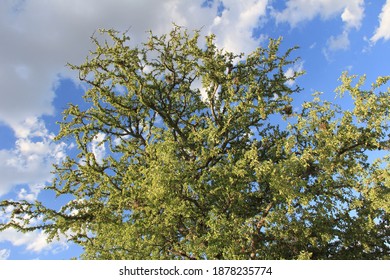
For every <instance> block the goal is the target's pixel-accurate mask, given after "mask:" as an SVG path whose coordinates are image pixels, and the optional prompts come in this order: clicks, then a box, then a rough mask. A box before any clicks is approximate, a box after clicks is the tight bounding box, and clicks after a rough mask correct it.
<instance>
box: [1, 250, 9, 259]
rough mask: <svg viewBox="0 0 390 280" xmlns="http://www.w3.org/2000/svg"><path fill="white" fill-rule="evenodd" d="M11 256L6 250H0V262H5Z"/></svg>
mask: <svg viewBox="0 0 390 280" xmlns="http://www.w3.org/2000/svg"><path fill="white" fill-rule="evenodd" d="M10 255H11V251H10V250H8V249H1V250H0V260H6V259H8V258H9V256H10Z"/></svg>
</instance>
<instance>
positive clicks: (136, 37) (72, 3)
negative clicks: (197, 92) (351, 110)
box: [0, 0, 267, 126]
mask: <svg viewBox="0 0 390 280" xmlns="http://www.w3.org/2000/svg"><path fill="white" fill-rule="evenodd" d="M203 2H204V1H202V0H197V1H178V0H168V1H159V0H145V1H142V2H140V1H127V0H98V1H97V0H84V1H79V0H66V1H65V0H64V1H62V0H60V1H45V0H30V1H1V3H0V34H1V35H2V37H3V38H7V40H3V42H2V52H1V53H0V60H1V61H2V63H1V65H0V84H1V85H2V88H1V90H0V98H1V100H2V102H0V121H3V122H5V123H6V124H8V125H11V126H14V125H15V124H17V123H19V122H21V121H23V120H25V119H26V118H28V117H31V116H40V115H42V114H52V113H53V106H52V101H53V98H54V96H55V89H56V86H57V85H58V84H59V81H60V78H61V77H71V78H75V76H74V73H70V71H69V70H68V69H66V67H65V66H64V65H65V64H66V63H67V62H71V63H75V64H78V63H81V62H82V61H83V60H84V58H85V56H86V55H87V54H88V50H89V49H91V48H92V45H91V42H90V39H89V37H90V36H91V35H92V34H93V32H94V31H95V30H96V29H98V28H114V29H118V30H127V29H129V32H130V34H131V36H132V39H133V42H134V43H137V42H140V41H141V40H143V38H145V36H146V33H145V31H146V30H153V31H155V32H156V33H162V32H167V31H168V30H169V29H170V28H171V27H172V22H175V23H177V24H179V25H184V26H186V27H189V28H197V29H198V28H202V26H206V28H204V30H206V31H212V32H214V33H217V34H218V36H220V37H221V40H220V43H221V46H223V47H225V46H226V48H227V49H232V50H235V51H237V50H240V51H241V50H248V49H249V48H252V47H254V46H256V43H257V41H256V40H254V39H253V38H252V37H251V34H252V29H253V28H254V27H256V26H255V25H256V23H257V21H258V18H259V16H261V15H264V13H265V6H266V4H267V0H256V1H254V0H247V1H232V0H225V1H223V4H224V6H225V7H226V8H227V9H226V10H225V11H224V13H223V15H222V16H221V17H218V18H217V19H216V17H217V9H218V3H217V1H214V2H215V3H213V4H212V5H211V6H210V7H202V3H203ZM215 19H216V21H219V24H213V22H214V23H215ZM210 26H211V28H210Z"/></svg>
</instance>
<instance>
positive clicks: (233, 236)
mask: <svg viewBox="0 0 390 280" xmlns="http://www.w3.org/2000/svg"><path fill="white" fill-rule="evenodd" d="M102 32H103V34H104V35H105V36H106V40H105V41H103V42H102V40H99V38H97V37H93V38H92V40H93V42H94V43H95V45H96V49H95V50H94V51H92V52H91V53H90V56H89V57H88V58H87V60H86V61H85V63H83V64H81V65H71V66H70V67H71V68H72V69H74V70H77V71H78V72H79V76H80V79H81V81H83V82H84V83H86V84H87V85H88V87H87V89H86V91H85V94H84V99H85V102H86V103H87V104H88V106H87V108H85V109H84V108H81V106H79V104H70V105H69V107H68V108H67V109H66V110H65V111H64V112H63V115H64V118H63V121H62V122H61V123H60V126H61V128H60V132H59V134H58V135H57V137H56V140H57V141H68V142H72V141H74V142H75V143H77V155H75V156H68V157H67V158H66V160H64V161H63V162H61V163H60V164H58V165H55V169H54V174H55V179H54V180H53V182H52V183H51V184H50V185H48V186H47V187H46V190H48V191H54V192H55V193H56V195H57V196H58V197H60V196H64V197H66V198H68V199H69V198H70V199H69V202H67V203H66V204H64V205H62V207H60V208H58V209H53V208H49V207H48V206H45V205H44V203H42V202H41V201H36V202H34V203H30V202H28V201H13V200H6V201H2V202H0V209H1V210H2V211H6V209H10V207H11V209H12V213H11V216H10V219H9V220H8V221H5V222H4V221H3V222H2V224H0V230H4V229H6V228H10V227H13V228H16V229H18V230H21V231H24V232H27V231H33V230H43V231H44V232H45V233H47V234H48V236H49V241H50V240H53V239H55V238H59V237H61V236H63V235H65V236H66V237H67V238H68V240H69V241H70V242H75V243H77V244H80V245H81V246H82V247H83V248H84V253H83V255H82V256H81V257H82V258H85V259H383V258H386V257H388V256H389V253H390V252H389V250H390V240H389V239H390V225H389V213H390V193H389V190H390V171H389V170H390V169H389V165H388V164H389V157H388V156H384V157H382V158H379V159H377V160H375V161H372V160H369V157H368V155H369V153H373V152H375V151H379V150H388V149H389V147H390V145H389V138H388V137H389V108H390V95H389V93H390V91H389V89H387V90H383V88H384V86H385V85H386V82H387V81H388V80H389V79H390V77H380V78H378V79H377V81H376V82H375V83H373V84H372V86H371V88H369V89H364V81H365V77H364V76H363V77H357V76H350V75H348V74H347V73H344V74H342V76H341V78H340V81H341V85H340V86H339V87H338V88H337V92H338V94H339V95H340V96H341V97H342V96H343V95H344V94H347V95H348V96H350V97H352V100H353V104H354V106H353V108H352V109H350V110H345V109H343V108H341V107H339V106H337V105H335V104H332V103H330V102H327V101H324V100H322V97H321V95H320V94H316V95H315V96H314V97H313V98H311V100H310V101H306V102H304V103H303V104H302V106H301V108H298V109H297V108H293V106H292V101H293V96H294V94H297V93H299V92H301V89H300V88H299V87H298V86H296V85H294V83H292V82H293V81H294V80H295V79H296V78H297V77H298V76H299V75H301V74H302V73H300V72H295V73H294V74H293V75H286V70H287V67H290V66H292V65H293V64H294V63H296V60H297V59H295V58H291V56H292V55H293V54H294V49H295V48H291V49H288V50H287V51H285V52H283V53H282V52H281V51H280V49H281V47H280V46H281V40H280V39H277V40H274V39H271V40H269V44H268V46H267V47H264V48H263V47H259V48H258V49H256V50H255V51H254V52H253V53H251V54H248V55H244V54H234V53H231V52H227V51H224V50H223V49H219V48H218V47H217V46H216V43H215V37H214V35H209V36H206V37H205V38H203V37H201V36H200V32H198V31H194V32H192V31H191V32H189V31H188V30H186V29H184V28H180V27H177V26H175V27H174V28H173V29H172V31H171V32H170V33H168V34H165V35H162V36H157V35H154V34H153V33H152V32H151V33H150V36H149V39H148V40H147V41H146V42H145V43H144V44H142V45H139V46H132V45H131V41H130V37H129V36H128V35H127V33H123V34H122V33H119V32H116V31H114V30H103V31H102ZM292 84H293V86H291V85H292ZM98 147H101V148H102V147H105V153H103V152H100V153H97V152H96V150H97V149H98Z"/></svg>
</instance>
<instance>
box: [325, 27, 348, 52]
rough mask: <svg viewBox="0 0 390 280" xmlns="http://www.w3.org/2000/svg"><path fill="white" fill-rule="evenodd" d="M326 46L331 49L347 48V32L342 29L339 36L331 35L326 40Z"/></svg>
mask: <svg viewBox="0 0 390 280" xmlns="http://www.w3.org/2000/svg"><path fill="white" fill-rule="evenodd" d="M327 44H328V48H329V50H331V51H338V50H347V49H348V48H349V44H350V42H349V38H348V32H347V31H344V32H343V33H341V34H340V35H339V36H337V37H334V36H331V37H330V38H329V40H328V42H327Z"/></svg>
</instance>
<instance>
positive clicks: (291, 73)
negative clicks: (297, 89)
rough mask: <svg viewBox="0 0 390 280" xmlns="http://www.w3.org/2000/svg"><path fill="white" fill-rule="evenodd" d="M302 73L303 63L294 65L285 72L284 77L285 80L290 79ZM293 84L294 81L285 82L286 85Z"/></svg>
mask: <svg viewBox="0 0 390 280" xmlns="http://www.w3.org/2000/svg"><path fill="white" fill-rule="evenodd" d="M301 71H303V61H301V62H299V63H296V64H294V66H292V67H290V68H288V69H287V71H286V72H285V73H284V76H285V77H286V78H292V77H294V75H295V73H297V72H301ZM294 84H295V80H293V79H291V80H288V81H287V82H286V85H288V86H293V85H294Z"/></svg>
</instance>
